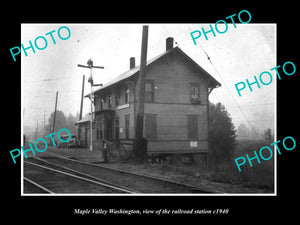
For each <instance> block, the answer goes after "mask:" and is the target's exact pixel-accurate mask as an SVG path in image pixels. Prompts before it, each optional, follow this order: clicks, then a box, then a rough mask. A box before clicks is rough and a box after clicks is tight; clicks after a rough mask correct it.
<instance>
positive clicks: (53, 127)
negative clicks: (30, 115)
mask: <svg viewBox="0 0 300 225" xmlns="http://www.w3.org/2000/svg"><path fill="white" fill-rule="evenodd" d="M57 98H58V91H56V99H55V109H54V118H53V126H52V133H53V132H54V129H55V117H56V108H57Z"/></svg>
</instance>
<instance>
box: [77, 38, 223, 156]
mask: <svg viewBox="0 0 300 225" xmlns="http://www.w3.org/2000/svg"><path fill="white" fill-rule="evenodd" d="M173 42H174V40H173V38H170V37H169V38H167V39H166V51H165V52H163V53H162V54H160V55H158V56H157V57H155V58H153V59H151V60H148V61H147V66H146V69H145V111H144V134H143V136H144V137H145V138H146V139H147V141H148V146H147V149H148V155H152V154H153V155H156V154H169V153H181V154H182V153H207V152H208V150H209V149H208V146H209V145H208V141H209V137H208V105H209V100H208V96H209V94H210V92H211V91H212V90H213V89H214V88H217V87H220V86H221V84H220V83H219V82H218V81H217V80H216V79H214V78H213V77H212V76H211V75H210V74H208V73H207V72H206V71H205V70H204V69H203V68H202V67H201V66H199V65H198V64H197V63H196V62H195V61H194V60H192V59H191V58H190V57H189V56H188V55H187V54H185V53H184V52H183V51H182V50H181V49H180V48H178V47H173ZM139 70H140V67H139V66H135V58H133V57H132V58H130V69H129V70H128V71H126V72H124V73H123V74H121V75H119V76H118V77H116V78H114V79H113V80H111V81H110V82H108V83H106V84H105V85H104V86H102V87H100V88H98V89H96V90H95V91H94V97H95V98H94V106H95V107H94V108H95V110H94V123H93V147H94V148H102V143H103V142H102V141H103V140H132V139H134V135H135V116H136V104H135V99H137V97H136V95H135V91H136V85H137V78H138V75H139ZM88 117H89V116H88ZM76 124H77V125H79V126H81V137H79V138H80V140H81V143H84V144H85V146H86V147H87V146H89V124H90V123H89V118H87V117H85V118H83V119H82V120H81V121H78V122H77V123H76Z"/></svg>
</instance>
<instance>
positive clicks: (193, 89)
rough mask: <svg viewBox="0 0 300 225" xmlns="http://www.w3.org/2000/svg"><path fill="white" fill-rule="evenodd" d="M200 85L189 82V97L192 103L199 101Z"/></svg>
mask: <svg viewBox="0 0 300 225" xmlns="http://www.w3.org/2000/svg"><path fill="white" fill-rule="evenodd" d="M199 86H200V85H199V84H190V95H191V96H190V97H191V103H192V104H199V103H200V87H199Z"/></svg>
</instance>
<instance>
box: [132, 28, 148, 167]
mask: <svg viewBox="0 0 300 225" xmlns="http://www.w3.org/2000/svg"><path fill="white" fill-rule="evenodd" d="M147 45H148V26H143V36H142V48H141V64H140V73H139V78H138V82H137V94H138V96H137V100H138V101H137V117H136V128H135V150H134V152H135V159H136V162H138V163H143V162H144V160H145V159H146V156H147V149H146V146H145V143H144V141H143V140H144V138H143V130H144V107H145V106H144V105H145V103H144V102H145V67H146V63H147Z"/></svg>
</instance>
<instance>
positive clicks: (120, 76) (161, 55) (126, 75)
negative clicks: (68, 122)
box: [86, 47, 221, 96]
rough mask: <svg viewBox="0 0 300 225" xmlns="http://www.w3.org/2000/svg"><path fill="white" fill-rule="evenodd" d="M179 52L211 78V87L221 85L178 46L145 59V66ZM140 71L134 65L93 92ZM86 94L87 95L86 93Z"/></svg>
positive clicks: (138, 67)
mask: <svg viewBox="0 0 300 225" xmlns="http://www.w3.org/2000/svg"><path fill="white" fill-rule="evenodd" d="M175 51H177V52H179V53H180V54H182V55H183V56H184V57H185V58H186V59H187V60H188V61H190V62H191V63H192V64H193V65H194V66H195V67H196V68H197V69H199V70H200V71H201V72H202V73H203V74H204V75H205V76H207V77H208V78H209V79H211V82H210V87H212V88H215V87H219V86H221V84H220V83H219V82H218V81H217V80H216V79H215V78H213V77H212V76H211V75H210V74H209V73H208V72H206V71H205V70H204V69H203V68H202V67H201V66H199V65H198V64H197V63H196V62H195V61H194V60H193V59H192V58H190V57H189V56H188V55H187V54H185V53H184V52H183V51H182V50H181V49H180V48H178V47H175V48H172V49H170V50H168V51H165V52H164V53H162V54H160V55H158V56H156V57H155V58H153V59H150V60H148V61H147V63H146V66H149V65H150V64H152V63H153V62H155V61H157V60H160V59H161V58H162V57H163V56H165V55H168V54H170V53H171V52H175ZM139 71H140V66H136V67H134V68H132V69H130V70H128V71H126V72H125V73H122V74H121V75H119V76H117V77H116V78H114V79H112V80H111V81H109V82H108V83H106V84H105V85H103V86H102V87H100V88H98V89H96V90H95V91H94V93H95V92H98V91H100V90H103V89H105V88H107V87H109V86H112V85H114V84H116V83H118V82H119V81H122V80H125V79H127V78H129V77H131V76H133V75H135V74H136V73H138V72H139ZM86 96H89V94H88V95H86Z"/></svg>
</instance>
